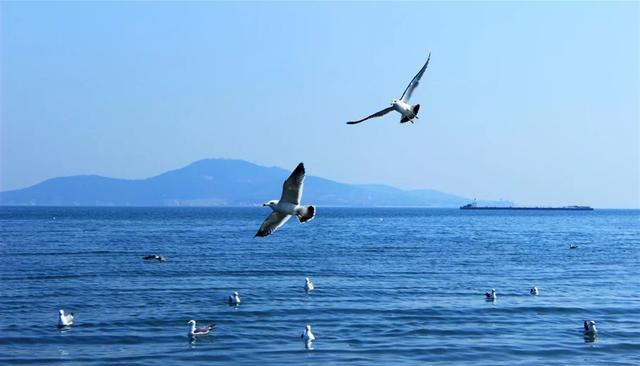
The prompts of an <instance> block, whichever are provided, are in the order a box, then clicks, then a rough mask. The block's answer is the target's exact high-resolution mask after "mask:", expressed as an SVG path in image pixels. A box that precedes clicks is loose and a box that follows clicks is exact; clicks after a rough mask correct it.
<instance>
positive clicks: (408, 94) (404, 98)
mask: <svg viewBox="0 0 640 366" xmlns="http://www.w3.org/2000/svg"><path fill="white" fill-rule="evenodd" d="M430 59H431V52H429V57H427V62H425V64H424V66H422V68H421V69H420V71H418V73H417V74H416V76H414V77H413V79H412V80H411V82H410V83H409V85H407V88H406V89H405V90H404V93H402V97H400V100H402V101H403V102H407V101H409V98H411V94H412V93H413V91H414V90H415V88H417V87H418V84H420V78H421V77H422V75H423V74H424V72H425V70H427V66H429V60H430Z"/></svg>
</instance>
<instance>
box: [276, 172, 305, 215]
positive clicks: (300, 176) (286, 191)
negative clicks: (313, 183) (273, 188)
mask: <svg viewBox="0 0 640 366" xmlns="http://www.w3.org/2000/svg"><path fill="white" fill-rule="evenodd" d="M304 174H305V171H304V164H302V163H300V164H298V166H297V167H296V168H295V169H294V170H293V172H292V173H291V175H290V176H289V178H287V180H285V181H284V184H282V197H280V201H283V202H289V203H293V204H295V205H299V204H300V199H302V188H303V183H304Z"/></svg>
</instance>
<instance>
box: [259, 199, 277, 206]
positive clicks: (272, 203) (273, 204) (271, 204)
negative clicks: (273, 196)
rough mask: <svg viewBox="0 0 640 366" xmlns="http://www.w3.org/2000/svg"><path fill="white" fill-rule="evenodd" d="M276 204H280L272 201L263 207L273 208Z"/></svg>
mask: <svg viewBox="0 0 640 366" xmlns="http://www.w3.org/2000/svg"><path fill="white" fill-rule="evenodd" d="M276 204H278V202H276V201H275V200H271V201H267V202H265V203H263V204H262V206H263V207H273V206H275V205H276Z"/></svg>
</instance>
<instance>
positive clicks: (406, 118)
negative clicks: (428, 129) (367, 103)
mask: <svg viewBox="0 0 640 366" xmlns="http://www.w3.org/2000/svg"><path fill="white" fill-rule="evenodd" d="M430 59H431V52H429V57H427V62H425V64H424V66H422V68H421V69H420V71H418V73H417V74H416V76H414V77H413V79H412V80H411V82H410V83H409V85H407V88H406V89H405V90H404V93H402V96H401V97H400V99H392V100H391V107H388V108H385V109H383V110H381V111H379V112H376V113H374V114H372V115H370V116H368V117H365V118H363V119H359V120H357V121H350V122H347V124H348V125H355V124H356V123H360V122H364V121H366V120H368V119H369V118H375V117H382V116H384V115H385V114H387V113H389V112H391V111H396V112H398V113H400V114H401V115H402V118H401V119H400V123H405V122H411V123H413V119H414V118H418V111H419V110H420V104H416V105H414V106H412V105H411V104H409V98H411V94H412V93H413V91H414V90H415V89H416V88H417V87H418V85H419V84H420V78H421V77H422V75H423V74H424V72H425V70H427V66H429V60H430Z"/></svg>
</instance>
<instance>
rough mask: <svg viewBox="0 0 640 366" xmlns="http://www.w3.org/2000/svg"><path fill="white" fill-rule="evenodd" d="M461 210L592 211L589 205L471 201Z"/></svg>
mask: <svg viewBox="0 0 640 366" xmlns="http://www.w3.org/2000/svg"><path fill="white" fill-rule="evenodd" d="M460 209H461V210H562V211H593V208H592V207H589V206H562V207H522V206H478V205H477V204H476V202H475V201H474V202H472V203H469V204H466V205H464V206H461V207H460Z"/></svg>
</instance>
